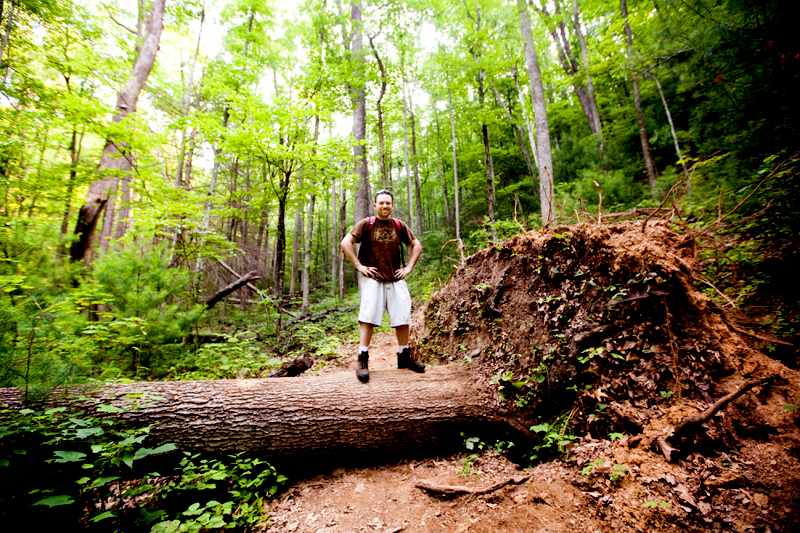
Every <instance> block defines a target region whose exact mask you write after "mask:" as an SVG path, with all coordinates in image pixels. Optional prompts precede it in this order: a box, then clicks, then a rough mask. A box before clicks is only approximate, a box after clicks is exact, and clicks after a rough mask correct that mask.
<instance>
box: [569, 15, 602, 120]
mask: <svg viewBox="0 0 800 533" xmlns="http://www.w3.org/2000/svg"><path fill="white" fill-rule="evenodd" d="M572 22H573V24H574V28H575V35H576V36H577V37H578V44H579V45H580V47H581V59H582V60H583V69H584V70H585V71H586V89H587V91H588V92H589V102H590V105H591V107H592V112H593V117H592V119H591V120H592V121H593V122H594V126H593V127H592V132H593V133H596V134H597V133H599V134H601V135H602V131H603V125H602V122H601V121H600V109H599V108H598V107H597V98H596V97H595V95H594V81H593V80H592V77H591V76H590V75H589V52H588V49H587V46H586V39H585V38H584V37H583V32H582V31H581V14H580V8H579V6H578V0H573V2H572Z"/></svg>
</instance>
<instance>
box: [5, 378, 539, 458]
mask: <svg viewBox="0 0 800 533" xmlns="http://www.w3.org/2000/svg"><path fill="white" fill-rule="evenodd" d="M23 395H24V391H22V390H19V389H0V402H2V403H4V404H6V405H8V406H9V407H10V408H12V409H19V408H22V407H23ZM82 396H86V397H87V398H88V399H89V402H90V403H89V405H86V404H83V405H81V404H80V403H79V402H78V401H77V398H80V397H82ZM67 403H69V405H70V406H74V407H75V408H76V409H77V408H80V409H86V410H87V411H91V410H93V409H96V408H97V407H99V406H100V405H102V404H110V405H112V406H114V407H118V408H123V409H124V411H123V412H121V413H119V414H117V415H114V416H120V417H122V418H124V419H126V420H128V421H130V422H132V423H133V424H135V425H137V426H144V425H150V424H156V425H155V426H154V427H153V428H152V429H151V431H150V438H151V439H152V441H151V443H150V444H151V445H154V444H163V443H167V442H172V443H175V444H176V445H177V446H178V448H179V449H181V450H187V451H208V452H239V451H245V452H251V453H257V454H260V455H262V456H264V457H269V458H273V457H278V458H292V457H294V458H298V457H302V458H303V459H304V460H305V459H310V458H314V457H321V456H330V455H350V456H355V457H359V458H364V457H366V456H372V457H375V456H379V457H381V458H386V457H387V454H388V455H403V456H415V455H423V454H428V455H430V454H436V455H439V454H443V453H451V452H453V451H455V450H457V449H459V448H461V447H463V437H462V436H461V433H462V432H464V433H465V434H467V435H468V436H476V435H481V434H484V433H485V431H486V430H487V429H489V430H492V431H497V430H498V429H500V430H503V429H510V428H512V427H517V428H520V427H522V426H521V425H520V424H518V423H515V422H513V421H510V420H508V419H504V418H503V416H502V411H501V410H500V409H499V407H498V406H497V405H496V403H495V401H494V399H493V396H492V395H491V394H490V393H489V392H488V391H486V390H484V389H482V388H480V387H479V386H478V385H477V384H475V383H474V382H473V381H471V380H470V378H469V375H468V374H467V373H466V372H464V371H463V370H461V369H460V368H457V367H450V366H440V367H431V368H429V369H428V370H427V371H426V372H425V373H424V374H421V375H419V374H414V373H411V372H407V371H404V370H384V371H381V370H378V371H373V372H372V374H371V377H370V381H369V383H366V384H362V383H360V382H359V381H358V380H356V377H355V376H354V375H353V374H352V373H351V372H347V373H339V374H327V375H322V376H314V377H308V376H305V377H287V378H282V379H268V378H265V379H249V380H217V381H180V382H147V383H127V384H117V385H113V386H109V387H106V388H102V389H99V390H94V391H90V390H87V389H86V388H81V389H72V390H70V391H69V394H67V395H62V396H60V397H54V398H52V400H51V401H50V402H49V404H50V405H65V404H67ZM132 407H133V408H132ZM105 410H106V411H107V410H108V409H107V408H106V409H105ZM509 423H510V425H509ZM523 431H524V428H523ZM517 442H520V441H519V440H517Z"/></svg>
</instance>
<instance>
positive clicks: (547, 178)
mask: <svg viewBox="0 0 800 533" xmlns="http://www.w3.org/2000/svg"><path fill="white" fill-rule="evenodd" d="M517 14H518V16H519V26H520V31H521V32H522V39H523V41H524V43H525V44H524V50H525V66H526V67H527V68H528V78H529V81H530V86H531V101H532V103H533V115H534V120H535V122H536V149H537V152H538V153H537V157H536V161H537V165H538V167H539V201H540V202H541V213H542V224H545V225H546V224H549V223H550V222H551V221H552V219H553V216H552V209H553V205H552V203H553V156H552V152H551V148H550V125H549V123H548V121H547V106H546V105H545V98H544V86H543V85H542V74H541V71H540V70H539V59H538V57H537V54H536V46H535V45H534V43H533V35H532V33H531V19H530V15H529V13H528V6H526V5H525V0H517Z"/></svg>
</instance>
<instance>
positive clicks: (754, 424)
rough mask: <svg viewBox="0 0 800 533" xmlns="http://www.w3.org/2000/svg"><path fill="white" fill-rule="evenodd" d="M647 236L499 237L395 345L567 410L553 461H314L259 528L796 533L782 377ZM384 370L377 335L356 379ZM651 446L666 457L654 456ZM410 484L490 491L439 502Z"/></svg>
mask: <svg viewBox="0 0 800 533" xmlns="http://www.w3.org/2000/svg"><path fill="white" fill-rule="evenodd" d="M654 226H655V225H651V226H650V227H649V228H647V232H646V231H645V228H644V226H643V225H641V224H639V225H637V224H634V223H630V224H627V223H626V224H620V225H616V226H613V227H601V226H596V225H588V224H584V225H577V226H574V227H570V228H554V229H553V230H550V232H549V233H539V234H533V233H530V234H527V235H523V236H518V237H515V238H514V239H511V240H509V241H506V242H504V243H502V244H500V245H498V246H493V247H491V248H488V249H486V250H485V251H482V252H479V253H478V254H475V256H472V257H471V258H470V259H469V260H468V261H467V263H466V264H465V265H462V267H461V268H460V269H459V271H458V272H457V273H456V275H455V276H454V278H453V279H452V280H451V281H450V282H449V283H448V284H447V285H446V286H445V287H443V288H442V290H440V291H439V292H438V293H437V295H435V296H434V297H433V298H432V299H431V301H429V302H428V303H426V305H425V306H423V308H422V309H421V310H419V312H418V313H417V314H416V317H417V318H416V321H415V325H414V326H413V331H412V341H413V342H412V349H413V350H416V353H417V354H420V353H422V354H423V355H424V356H425V360H426V361H430V360H431V359H433V358H438V363H439V364H456V363H461V364H462V365H464V367H465V368H469V369H471V370H472V372H473V373H474V375H475V377H476V379H478V380H482V381H483V382H484V383H488V385H487V386H492V382H494V386H495V387H496V388H497V387H498V386H499V389H500V390H501V389H503V387H504V386H505V387H506V389H505V392H503V394H501V395H500V396H499V401H500V405H501V406H503V408H504V409H508V410H509V411H512V412H515V413H516V416H519V417H520V419H521V420H526V421H527V420H531V425H533V424H540V423H541V421H539V422H536V416H535V415H536V414H537V413H538V414H540V415H542V417H543V418H545V415H546V416H547V418H549V417H550V416H552V414H553V413H555V414H558V413H559V412H563V409H565V408H566V409H567V410H568V411H569V410H571V413H572V419H571V420H572V425H571V434H572V436H571V439H572V440H571V442H570V443H569V444H568V445H567V446H563V447H562V451H564V452H565V453H564V454H563V456H562V457H561V458H560V459H557V460H553V461H549V462H542V463H539V464H537V465H536V466H534V467H532V468H527V469H523V468H521V467H520V465H517V464H515V463H513V462H512V461H511V460H509V459H507V458H506V457H504V456H502V455H500V454H497V453H495V452H494V451H492V450H490V449H484V450H482V451H480V452H477V453H476V451H475V450H473V451H467V450H466V449H465V451H464V452H463V453H461V454H457V455H454V456H449V457H436V458H426V459H420V460H414V459H404V460H401V461H399V462H397V461H394V462H389V461H388V460H387V464H385V465H363V466H362V467H353V466H352V465H339V464H330V465H329V468H328V469H327V470H326V471H317V472H315V473H313V474H310V475H307V476H306V477H304V478H299V479H293V480H291V481H290V484H289V485H288V486H287V488H286V490H285V491H284V492H283V493H282V494H280V495H278V496H277V497H276V498H275V499H273V500H272V501H271V502H270V503H269V504H268V507H269V508H268V509H267V511H268V512H269V515H270V517H271V523H272V525H271V526H270V527H269V528H268V531H269V532H270V533H283V532H297V533H306V532H308V533H312V532H314V533H322V532H327V533H334V532H350V531H365V532H372V531H375V532H380V533H390V532H391V533H399V532H401V531H404V532H408V533H416V532H420V533H422V532H440V531H441V532H448V533H465V532H518V531H519V532H522V531H525V532H566V531H570V532H573V531H574V532H587V533H588V532H592V533H594V532H602V533H611V532H614V533H619V532H625V533H627V532H640V531H659V532H661V531H663V532H667V531H713V532H717V531H719V532H721V531H735V532H739V533H744V532H754V533H767V532H769V533H771V532H779V531H781V532H782V531H800V410H798V409H797V407H796V406H798V405H800V373H798V372H797V371H795V370H792V369H790V368H787V367H786V366H784V365H782V364H780V363H779V362H777V361H775V360H773V359H770V358H769V357H767V356H765V355H764V354H763V353H762V352H761V351H759V349H760V348H762V347H763V345H758V344H755V341H754V339H755V338H758V335H756V336H755V337H753V336H752V334H744V335H742V334H739V333H737V331H741V328H739V327H738V326H735V325H734V324H732V322H731V320H730V319H729V317H727V316H726V314H725V312H724V311H722V310H720V309H719V308H718V307H715V306H714V304H713V302H710V300H709V299H708V298H707V297H706V296H704V295H702V294H701V293H699V292H698V291H697V290H696V289H695V288H694V286H693V282H692V279H693V278H692V276H693V274H692V267H693V260H694V258H696V249H695V248H694V247H693V246H694V245H693V244H692V243H691V242H690V241H689V240H687V239H685V238H683V237H682V236H680V235H677V234H675V233H672V232H671V231H670V230H668V229H667V228H666V227H665V226H655V227H654ZM620 287H622V288H624V289H625V290H624V292H623V291H620ZM615 292H616V293H617V294H616V295H613V296H612V294H613V293H615ZM497 317H502V320H498V319H497ZM598 324H607V325H603V326H600V327H598ZM354 327H355V326H354ZM744 333H747V332H744ZM580 342H585V343H586V344H584V345H579V343H580ZM550 347H553V350H550V349H549V348H550ZM587 347H589V348H591V349H584V348H587ZM556 348H557V350H556ZM557 351H558V352H559V353H563V354H565V355H564V357H565V359H563V362H559V361H557V360H553V359H552V358H550V359H547V358H545V359H544V362H547V363H548V365H549V367H548V368H549V370H547V371H546V374H545V375H542V374H541V373H538V374H537V372H541V371H540V370H538V369H540V368H542V361H543V360H542V356H543V354H544V356H545V357H547V355H546V354H548V353H555V352H557ZM341 354H342V360H343V363H342V364H341V365H339V366H338V367H326V368H325V369H324V370H323V371H324V372H349V373H353V374H355V372H354V371H355V362H356V346H353V345H350V346H342V348H341ZM509 354H511V355H509ZM581 354H583V356H582V355H581ZM581 359H582V360H581ZM579 360H581V363H580V364H579V365H578V364H577V363H576V361H579ZM557 363H558V364H557ZM394 368H396V341H395V339H394V337H393V335H391V334H388V333H383V332H382V333H377V334H376V335H375V337H374V338H373V342H372V346H371V349H370V369H371V370H387V369H394ZM314 372H315V371H314V370H313V369H312V370H311V371H310V372H308V373H314ZM506 374H507V375H508V376H511V375H512V374H513V376H514V377H513V378H511V377H509V378H503V377H500V376H503V375H506ZM492 376H494V379H492ZM537 376H539V379H538V380H537V379H533V378H536V377H537ZM542 376H543V377H542ZM498 377H500V380H499V381H498ZM676 377H678V379H677V380H676V379H675V378H676ZM353 379H354V380H355V379H356V377H355V375H353ZM408 379H409V380H413V379H418V377H417V375H416V374H414V373H412V372H410V371H408ZM754 379H766V380H768V381H764V382H759V383H763V384H762V385H758V386H755V387H752V388H749V389H747V392H744V393H743V394H742V395H741V396H739V397H737V399H736V400H734V401H732V402H731V403H729V404H727V406H726V407H724V408H722V409H720V410H719V411H718V412H716V413H715V414H714V416H713V417H711V418H710V419H709V420H708V421H707V423H704V424H702V426H700V427H698V428H697V429H696V430H695V431H694V432H693V433H691V434H689V435H683V434H682V435H681V439H680V440H677V439H678V436H675V435H673V434H672V433H673V430H674V428H676V427H678V426H679V424H680V422H682V421H684V420H686V419H687V418H688V417H691V416H694V415H697V414H699V413H701V412H703V411H705V410H706V409H708V408H709V406H710V405H711V404H712V403H714V402H715V401H716V400H719V399H720V398H722V397H723V396H724V395H726V394H730V393H733V392H736V391H737V390H740V389H741V388H742V387H743V385H745V384H746V383H751V384H752V382H753V380H754ZM503 380H506V381H503ZM537 381H538V383H540V384H541V385H540V386H539V388H538V389H536V388H535V387H536V385H535V383H536V382H537ZM512 383H513V384H514V387H515V388H518V389H517V390H515V389H514V388H512V387H510V385H511V384H512ZM527 383H530V384H533V386H532V387H529V386H528V385H526V384H527ZM569 383H580V387H578V388H576V387H569V386H567V385H568V384H569ZM570 391H572V392H570ZM523 393H524V394H523ZM511 394H516V395H517V396H511ZM673 395H674V396H673ZM518 400H524V401H523V402H521V403H518ZM515 406H522V407H521V408H520V409H518V410H517V411H514V410H515V409H516V407H515ZM565 406H566V407H565ZM548 412H549V414H548ZM531 415H533V418H526V416H531ZM547 418H545V419H547ZM466 436H467V437H472V435H466ZM604 436H607V437H606V438H604ZM671 439H672V440H671ZM659 442H663V443H666V442H672V444H673V445H675V446H676V449H673V450H672V454H671V455H672V457H671V460H669V459H668V458H667V457H666V452H665V451H664V447H663V446H660V445H659V444H658V443H659ZM421 484H428V485H447V486H451V487H457V486H460V487H466V488H467V489H468V490H471V491H473V492H475V491H480V490H482V489H489V488H491V487H494V486H495V485H502V486H499V488H493V489H492V490H488V491H486V492H484V493H481V494H475V493H465V494H464V493H462V494H460V495H445V494H442V493H440V492H439V493H437V492H432V491H429V490H426V489H423V488H420V487H419V485H421ZM462 492H463V491H462Z"/></svg>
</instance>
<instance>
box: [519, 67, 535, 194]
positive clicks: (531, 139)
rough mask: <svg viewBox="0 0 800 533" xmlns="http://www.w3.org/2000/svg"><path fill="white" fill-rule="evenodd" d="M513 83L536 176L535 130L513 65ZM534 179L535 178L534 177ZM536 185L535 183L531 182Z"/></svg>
mask: <svg viewBox="0 0 800 533" xmlns="http://www.w3.org/2000/svg"><path fill="white" fill-rule="evenodd" d="M514 83H515V84H516V86H517V95H518V97H519V105H520V107H521V108H522V116H523V118H524V119H525V132H526V133H527V134H528V142H529V143H530V147H531V155H532V156H533V165H534V168H535V169H536V175H538V174H539V151H538V150H537V149H536V139H535V138H534V134H535V130H534V128H533V125H532V124H531V118H530V116H529V115H528V106H527V105H526V103H525V100H526V99H525V93H524V92H523V91H522V87H521V86H520V84H519V74H518V73H517V67H516V65H514ZM534 177H535V176H534ZM533 184H534V185H536V181H535V180H534V182H533Z"/></svg>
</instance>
